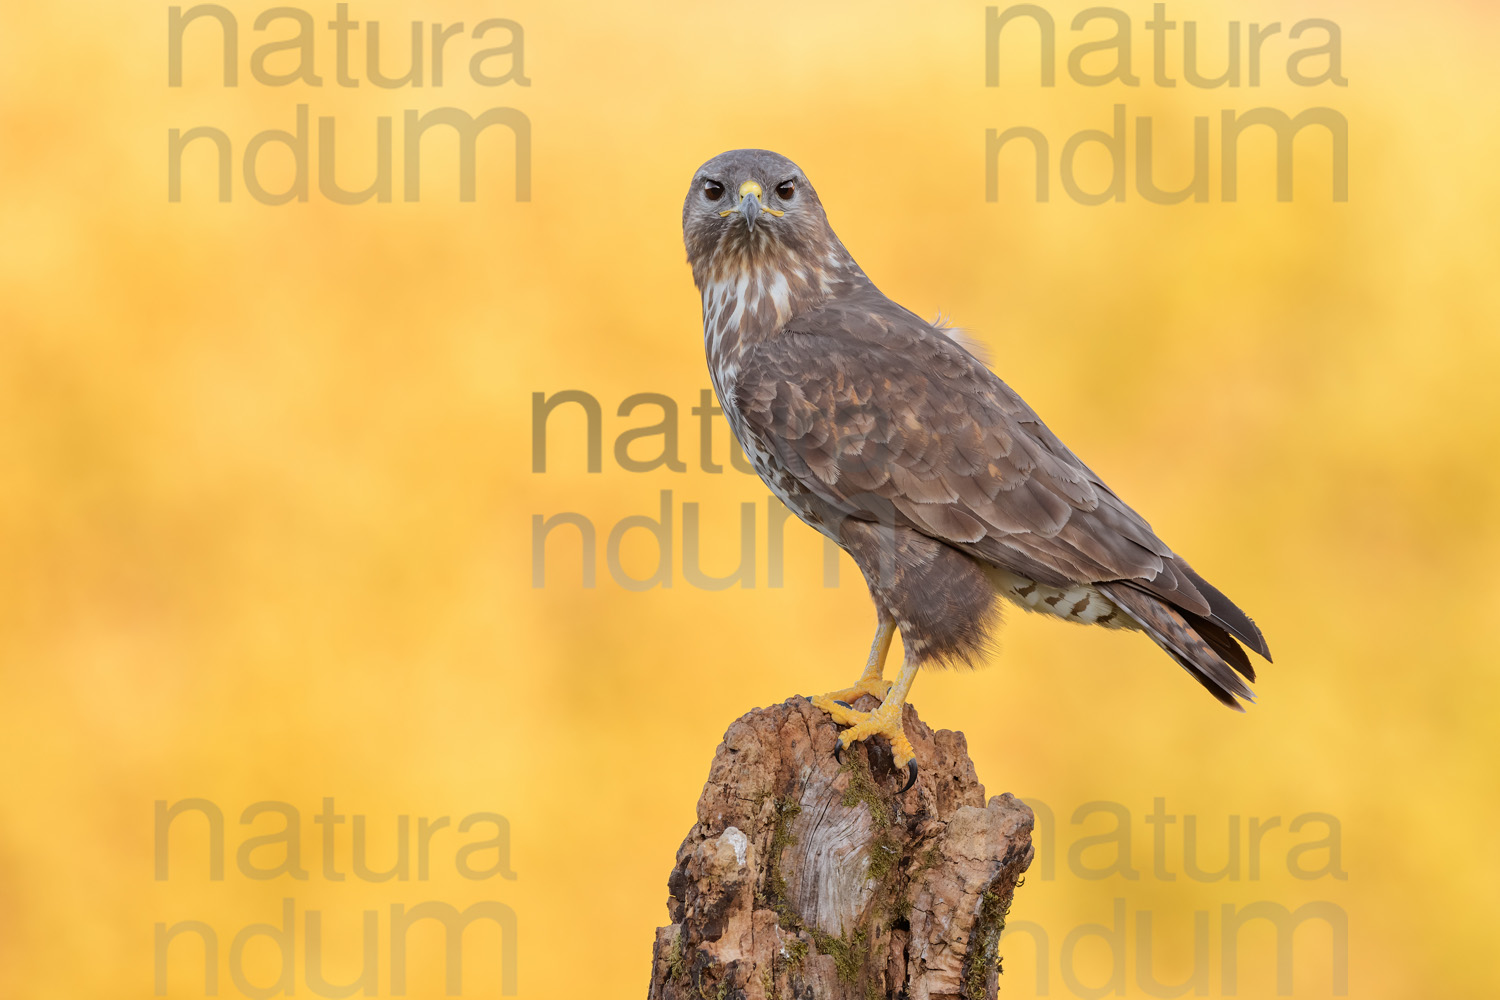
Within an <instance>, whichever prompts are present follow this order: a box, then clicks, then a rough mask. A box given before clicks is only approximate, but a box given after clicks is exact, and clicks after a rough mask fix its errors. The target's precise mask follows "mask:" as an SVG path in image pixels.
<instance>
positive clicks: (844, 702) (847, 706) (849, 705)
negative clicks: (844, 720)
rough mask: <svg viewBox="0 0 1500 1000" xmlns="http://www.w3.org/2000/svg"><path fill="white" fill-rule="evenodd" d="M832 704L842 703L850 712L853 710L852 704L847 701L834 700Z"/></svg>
mask: <svg viewBox="0 0 1500 1000" xmlns="http://www.w3.org/2000/svg"><path fill="white" fill-rule="evenodd" d="M834 704H835V705H843V706H844V707H845V708H847V709H848V710H849V711H851V712H852V711H854V706H853V705H851V704H849V703H848V702H847V701H836V702H834Z"/></svg>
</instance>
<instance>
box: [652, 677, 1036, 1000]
mask: <svg viewBox="0 0 1500 1000" xmlns="http://www.w3.org/2000/svg"><path fill="white" fill-rule="evenodd" d="M874 704H875V702H874V699H873V698H869V697H868V696H867V697H865V698H863V699H861V702H860V703H859V704H857V705H856V707H858V708H863V709H870V708H873V707H874ZM905 725H906V733H907V736H908V737H910V739H911V741H912V744H913V746H914V747H915V749H916V754H917V763H918V766H919V768H920V770H919V772H918V776H917V783H916V784H915V785H914V786H913V787H912V788H911V789H910V790H909V791H907V792H905V793H904V794H900V795H898V794H896V790H897V789H899V788H900V787H901V785H902V783H903V782H904V781H905V780H906V773H905V770H904V769H903V770H902V771H901V772H899V773H898V772H897V771H896V770H895V768H894V767H893V762H892V759H891V751H890V747H889V746H888V745H887V744H886V742H885V741H884V740H883V739H880V738H878V737H877V738H875V739H874V740H869V741H866V742H864V743H860V744H857V745H855V746H854V747H851V748H850V749H849V750H847V751H845V752H844V754H843V758H844V760H843V764H842V765H841V764H839V763H838V762H836V761H835V759H834V756H833V746H834V741H835V740H836V739H837V737H838V734H839V729H838V727H837V726H835V725H834V724H833V722H832V721H830V720H829V718H828V716H827V715H825V714H824V713H822V712H820V711H818V710H817V709H815V708H813V706H812V704H811V703H810V702H808V701H807V700H806V699H804V698H793V699H791V700H789V701H787V702H784V703H782V704H780V705H774V706H772V707H770V708H760V709H756V710H755V711H753V712H750V713H749V714H748V715H745V716H744V717H742V718H740V719H739V720H737V721H736V722H734V723H733V724H732V725H731V726H730V727H729V730H728V731H727V732H726V733H725V734H724V741H723V742H722V743H720V744H719V748H718V750H717V751H716V752H715V754H714V761H713V765H712V767H711V768H710V770H709V775H708V782H707V784H706V785H705V786H704V789H703V796H702V798H700V799H699V800H698V822H697V823H695V824H694V825H693V828H692V830H690V831H689V832H688V836H687V839H686V840H684V841H683V842H682V847H681V848H679V849H678V851H677V864H676V867H675V868H673V869H672V875H671V877H670V878H669V879H668V880H667V889H668V892H669V897H668V899H667V911H668V913H669V915H670V918H671V921H672V923H671V924H670V925H669V926H667V927H662V928H659V929H658V930H657V932H656V943H655V946H654V948H653V954H652V964H651V989H650V992H649V996H650V997H651V998H652V1000H704V998H708V1000H793V998H796V1000H845V998H848V1000H870V998H875V997H885V998H891V1000H896V998H905V1000H939V998H963V1000H983V998H994V997H995V995H996V991H997V989H998V977H999V972H1000V957H999V954H998V944H999V940H1000V932H1001V930H1002V929H1004V926H1005V915H1006V912H1007V911H1008V910H1009V909H1010V904H1011V899H1012V897H1013V895H1014V893H1015V890H1016V886H1017V885H1018V884H1019V881H1020V878H1021V875H1022V873H1023V872H1025V871H1026V867H1027V866H1028V865H1029V864H1030V863H1031V857H1032V847H1031V829H1032V815H1031V810H1030V809H1028V808H1027V807H1026V806H1025V805H1023V804H1022V803H1021V802H1020V801H1019V800H1017V799H1016V798H1014V797H1013V796H1011V795H1010V794H1005V795H1000V796H996V797H995V798H993V799H990V800H989V803H988V804H987V805H986V803H985V797H984V788H983V786H982V785H980V784H979V779H978V777H977V776H976V775H975V773H974V764H973V762H972V761H970V760H969V755H968V748H967V744H966V742H965V740H964V737H963V734H962V733H954V732H949V731H948V730H942V729H940V730H938V731H937V732H933V731H932V730H931V729H929V728H928V727H927V726H926V725H924V724H923V723H922V721H921V720H920V719H919V718H917V713H916V710H915V709H914V708H912V707H911V706H910V705H908V706H907V707H906V714H905Z"/></svg>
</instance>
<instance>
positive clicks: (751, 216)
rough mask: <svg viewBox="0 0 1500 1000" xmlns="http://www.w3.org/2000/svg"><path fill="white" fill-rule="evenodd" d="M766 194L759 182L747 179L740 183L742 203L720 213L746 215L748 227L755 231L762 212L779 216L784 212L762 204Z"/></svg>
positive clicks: (723, 214) (722, 214)
mask: <svg viewBox="0 0 1500 1000" xmlns="http://www.w3.org/2000/svg"><path fill="white" fill-rule="evenodd" d="M764 196H765V191H764V190H763V189H762V188H761V186H760V185H759V184H758V183H756V182H755V181H746V182H745V183H743V184H741V185H740V203H739V204H738V205H736V206H735V207H734V208H727V209H725V210H724V211H722V212H720V213H719V215H721V216H725V215H731V214H733V213H735V212H738V213H739V214H740V215H742V216H744V218H745V225H746V227H747V228H749V230H750V231H751V232H754V231H755V224H756V223H757V222H758V221H760V213H762V212H769V213H770V214H772V215H778V216H779V215H781V214H782V213H781V212H778V211H776V209H774V208H766V207H765V206H764V205H762V204H761V203H760V199H761V198H762V197H764Z"/></svg>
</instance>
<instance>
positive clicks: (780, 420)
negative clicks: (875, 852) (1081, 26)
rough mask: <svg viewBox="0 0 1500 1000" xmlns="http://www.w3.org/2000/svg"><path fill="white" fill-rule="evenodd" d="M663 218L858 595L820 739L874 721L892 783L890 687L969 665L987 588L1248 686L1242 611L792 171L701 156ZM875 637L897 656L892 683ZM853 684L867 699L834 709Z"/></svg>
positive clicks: (761, 161)
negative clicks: (880, 280) (897, 296)
mask: <svg viewBox="0 0 1500 1000" xmlns="http://www.w3.org/2000/svg"><path fill="white" fill-rule="evenodd" d="M682 230H683V241H684V243H685V244H686V246H687V257H688V262H689V263H690V264H691V265H692V268H693V281H694V283H695V284H696V285H697V287H698V290H699V292H700V293H701V294H702V297H703V338H704V348H705V351H706V352H707V355H708V367H709V372H710V375H711V377H712V379H713V385H714V389H715V391H716V392H717V393H718V396H719V401H720V405H721V406H722V407H723V409H724V415H725V417H726V418H727V420H728V422H729V425H730V427H731V428H732V429H733V431H734V434H735V437H736V438H737V439H738V440H739V443H740V445H741V447H743V448H744V450H745V453H746V455H747V456H748V457H749V458H750V460H751V462H752V464H753V465H754V467H755V470H756V472H758V473H759V474H760V476H761V478H762V479H764V480H765V482H766V485H768V486H769V487H770V488H771V490H772V491H773V492H774V493H775V494H776V496H777V497H779V498H780V499H781V500H782V501H783V502H784V503H785V504H786V505H787V506H788V507H789V508H791V509H792V510H793V511H794V512H795V513H796V514H797V516H798V517H800V518H801V519H802V520H803V521H806V522H807V523H808V524H810V525H811V526H812V527H814V528H816V529H817V530H818V531H820V532H822V533H823V534H825V535H827V536H828V537H829V538H832V539H833V540H834V541H835V542H837V543H838V544H839V545H840V546H841V547H842V548H843V549H844V550H845V551H846V552H848V553H849V555H850V556H852V557H853V559H854V561H855V563H856V564H857V565H858V566H859V568H860V570H861V572H862V573H863V574H864V577H865V582H866V583H867V584H868V586H869V588H870V596H871V597H872V598H873V599H874V602H875V609H876V614H877V620H878V625H877V628H876V630H875V641H874V643H873V644H872V646H871V649H870V657H869V661H868V663H867V665H866V668H865V671H864V674H863V676H861V677H860V678H859V680H858V681H856V682H855V684H854V685H853V686H852V687H849V688H845V689H843V690H840V691H833V692H830V693H828V694H826V695H823V696H820V697H818V698H814V699H813V704H815V705H816V706H817V707H819V708H820V709H822V710H824V711H826V712H828V713H829V714H830V715H831V716H832V718H833V720H834V722H835V723H837V724H838V725H840V726H847V727H849V728H847V729H846V730H844V732H843V733H842V734H841V735H840V738H839V741H838V744H837V748H836V750H835V752H836V753H837V752H838V751H840V750H842V749H844V748H845V747H847V746H849V745H852V744H853V743H854V742H855V741H858V740H864V739H867V738H869V737H870V736H873V735H877V734H879V735H883V736H885V737H886V738H887V739H888V740H889V741H890V745H891V750H892V753H893V756H894V758H895V763H896V765H897V767H903V766H904V767H905V768H906V769H907V772H908V773H907V780H906V784H905V786H903V788H902V791H903V792H904V791H906V790H907V789H908V788H910V787H911V785H912V783H913V782H914V781H915V780H916V774H917V765H916V760H915V758H914V754H913V751H912V746H911V743H910V741H908V740H907V738H906V735H905V733H904V732H903V731H902V722H901V716H902V708H903V706H904V704H905V701H906V697H907V693H908V692H909V691H910V690H911V685H912V681H913V680H914V679H915V678H916V674H917V671H918V670H919V669H920V668H921V667H923V666H927V665H934V664H945V663H954V662H958V663H963V662H967V663H973V662H974V661H975V660H976V659H977V658H978V657H980V656H981V655H982V654H983V652H984V650H985V646H986V639H987V636H988V635H989V634H990V632H991V631H992V629H993V628H994V627H995V625H997V624H998V610H999V605H1000V601H1002V600H1003V601H1008V602H1010V603H1013V604H1018V605H1020V606H1021V607H1022V608H1024V609H1027V610H1029V611H1036V612H1041V613H1045V614H1049V615H1053V616H1056V617H1058V618H1061V619H1064V620H1066V621H1071V622H1080V623H1083V624H1089V625H1102V626H1104V627H1105V628H1115V629H1127V630H1138V631H1142V632H1145V633H1146V634H1147V635H1148V636H1150V637H1151V638H1152V639H1153V640H1155V642H1156V643H1157V645H1159V646H1161V648H1162V649H1164V650H1166V652H1167V655H1169V656H1171V657H1172V659H1174V660H1176V661H1177V662H1178V663H1179V664H1181V665H1182V666H1183V667H1184V668H1185V669H1186V670H1187V672H1188V673H1189V674H1190V675H1191V676H1192V677H1193V679H1194V680H1196V681H1198V683H1200V684H1202V685H1203V686H1204V687H1205V688H1207V689H1208V691H1209V693H1210V694H1212V695H1213V696H1214V697H1215V698H1217V699H1218V700H1219V701H1221V702H1223V703H1224V704H1225V705H1228V706H1230V707H1231V708H1235V709H1240V705H1239V702H1238V701H1237V700H1236V698H1237V697H1240V698H1246V699H1250V698H1253V696H1252V694H1251V691H1250V688H1249V687H1248V686H1247V685H1246V684H1245V681H1246V680H1252V681H1253V680H1254V679H1255V670H1254V668H1253V667H1252V666H1251V663H1250V658H1249V656H1247V655H1246V653H1245V650H1244V649H1242V648H1241V647H1240V645H1239V643H1243V644H1244V645H1245V646H1248V647H1249V648H1250V649H1252V650H1254V651H1255V652H1256V653H1258V654H1259V655H1260V656H1262V657H1264V658H1265V659H1266V660H1268V661H1269V660H1270V652H1269V650H1268V648H1267V646H1266V641H1265V639H1264V638H1263V637H1262V636H1261V633H1260V630H1259V629H1258V628H1257V627H1256V626H1255V623H1254V622H1252V621H1251V620H1250V618H1249V617H1248V616H1247V615H1246V614H1245V613H1244V612H1243V611H1241V610H1240V609H1239V608H1237V607H1236V606H1235V605H1234V604H1233V603H1232V602H1231V601H1230V600H1229V599H1228V598H1227V597H1225V596H1224V595H1223V594H1222V593H1220V592H1219V591H1218V590H1216V589H1215V588H1214V587H1212V586H1210V585H1209V584H1208V583H1207V582H1206V581H1205V580H1204V579H1203V578H1202V577H1201V576H1199V575H1198V574H1197V573H1195V572H1194V571H1193V569H1192V567H1190V566H1189V565H1188V564H1187V563H1186V562H1185V561H1184V560H1183V559H1182V558H1181V557H1180V556H1178V555H1177V554H1176V553H1174V552H1173V551H1172V550H1171V549H1170V548H1168V547H1167V545H1166V544H1165V543H1164V542H1162V541H1161V540H1160V539H1159V538H1157V537H1156V534H1155V533H1154V532H1153V531H1152V530H1151V526H1150V525H1148V524H1147V523H1146V522H1145V520H1144V519H1142V518H1141V516H1140V515H1139V514H1137V513H1136V512H1135V511H1133V510H1131V509H1130V507H1128V506H1126V505H1125V503H1124V501H1122V500H1121V499H1120V498H1119V497H1118V496H1116V495H1115V493H1114V492H1113V491H1112V490H1111V489H1110V488H1109V487H1108V486H1106V485H1105V484H1104V482H1103V481H1102V480H1101V479H1100V478H1099V477H1098V476H1097V475H1095V474H1094V473H1093V472H1092V471H1091V470H1090V469H1089V468H1088V466H1086V465H1084V464H1083V462H1081V461H1079V459H1078V458H1077V457H1076V456H1075V455H1074V454H1073V453H1072V452H1071V451H1069V450H1068V448H1067V447H1066V446H1065V445H1064V444H1063V443H1062V442H1061V441H1060V440H1058V438H1057V436H1056V435H1055V434H1053V433H1052V432H1051V431H1050V430H1048V429H1047V426H1046V425H1045V424H1043V423H1042V421H1041V419H1040V418H1039V417H1037V415H1036V413H1035V412H1033V411H1032V409H1031V407H1029V406H1027V405H1026V403H1025V402H1024V401H1022V399H1021V397H1020V396H1018V395H1016V393H1015V392H1014V391H1013V390H1012V389H1011V388H1010V387H1009V386H1008V385H1006V384H1005V383H1004V382H1002V381H1000V379H999V378H998V377H996V376H995V374H994V373H993V372H991V371H990V370H989V368H988V367H986V366H985V364H984V363H982V362H981V361H980V360H979V359H977V358H976V357H975V356H974V354H972V353H970V351H969V350H967V349H966V348H965V347H964V345H963V344H962V343H960V342H959V340H958V338H956V337H955V336H954V335H953V334H954V331H952V330H948V329H946V328H944V327H942V326H938V325H935V324H933V323H929V322H927V321H925V320H923V319H921V318H920V317H918V316H917V315H916V314H914V313H912V312H911V311H909V310H907V309H904V308H902V307H901V306H900V305H898V304H897V303H895V302H893V301H891V300H890V299H888V298H886V296H884V295H883V294H881V292H880V289H878V288H876V287H875V285H874V283H873V282H871V281H870V279H869V278H868V277H866V275H865V273H864V271H862V270H861V269H860V267H859V265H858V264H856V263H855V262H854V258H853V257H851V256H850V255H849V251H848V250H846V249H845V248H844V244H843V243H841V242H840V241H839V238H838V236H836V235H835V234H834V232H833V229H832V227H831V226H830V225H829V223H828V217H827V215H826V214H825V212H824V210H823V205H822V203H821V202H820V201H819V199H818V195H817V192H816V191H814V190H813V186H812V184H810V183H809V182H808V179H807V176H806V175H805V174H804V173H803V172H802V171H801V170H800V169H798V167H797V165H796V164H795V163H793V162H792V161H791V160H788V159H787V158H786V157H784V156H781V155H779V154H777V153H773V152H770V151H769V150H762V149H739V150H732V151H730V152H727V153H722V154H720V155H719V156H716V157H714V158H713V159H711V160H709V161H708V162H707V163H705V164H703V166H701V167H699V168H698V170H697V172H696V173H695V174H694V175H693V180H692V184H691V185H690V187H689V189H688V193H687V199H686V201H685V202H684V204H683V210H682ZM895 629H900V630H901V638H902V644H903V646H904V648H905V651H906V657H905V663H904V664H903V666H902V668H901V673H900V675H899V677H898V678H897V680H896V681H895V683H894V684H893V683H891V682H890V681H887V680H885V678H884V674H885V659H886V653H887V651H888V650H889V648H890V644H891V639H892V636H893V633H894V630H895ZM1236 640H1238V643H1237V642H1236ZM1242 677H1243V679H1241V678H1242ZM863 694H870V695H873V696H874V697H875V698H876V699H878V700H879V701H880V705H879V707H878V708H876V709H875V710H874V711H872V712H860V711H856V710H854V709H853V708H852V707H850V702H852V701H854V700H855V699H856V698H858V697H859V696H860V695H863Z"/></svg>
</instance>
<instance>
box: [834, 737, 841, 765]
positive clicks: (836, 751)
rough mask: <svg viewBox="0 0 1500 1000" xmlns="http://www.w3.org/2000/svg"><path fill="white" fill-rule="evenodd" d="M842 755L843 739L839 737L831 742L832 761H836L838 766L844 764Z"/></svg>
mask: <svg viewBox="0 0 1500 1000" xmlns="http://www.w3.org/2000/svg"><path fill="white" fill-rule="evenodd" d="M843 753H844V738H843V737H842V736H840V737H839V738H838V739H836V740H834V741H833V759H834V760H836V761H838V762H839V763H840V764H842V763H843V762H844V758H843V756H842V755H843Z"/></svg>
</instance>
